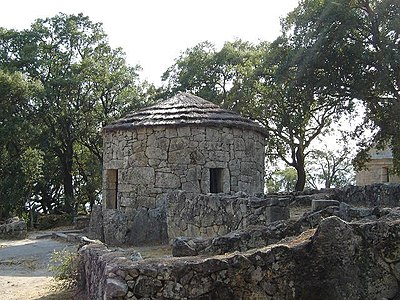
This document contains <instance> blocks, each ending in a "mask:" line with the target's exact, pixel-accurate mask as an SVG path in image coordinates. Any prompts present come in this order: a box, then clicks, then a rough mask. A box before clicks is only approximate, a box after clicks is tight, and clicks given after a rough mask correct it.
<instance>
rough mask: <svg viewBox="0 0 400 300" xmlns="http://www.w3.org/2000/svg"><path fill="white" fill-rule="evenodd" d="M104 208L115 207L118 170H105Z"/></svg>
mask: <svg viewBox="0 0 400 300" xmlns="http://www.w3.org/2000/svg"><path fill="white" fill-rule="evenodd" d="M106 181H107V182H106V208H111V209H116V208H117V207H118V205H117V199H118V197H117V195H118V170H116V169H112V170H106Z"/></svg>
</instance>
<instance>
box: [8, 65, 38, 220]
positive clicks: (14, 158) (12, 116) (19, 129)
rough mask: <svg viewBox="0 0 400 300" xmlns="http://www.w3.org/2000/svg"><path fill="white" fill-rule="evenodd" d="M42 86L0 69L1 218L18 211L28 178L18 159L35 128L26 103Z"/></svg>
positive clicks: (27, 144) (21, 207)
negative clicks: (30, 119)
mask: <svg viewBox="0 0 400 300" xmlns="http://www.w3.org/2000/svg"><path fill="white" fill-rule="evenodd" d="M40 89H41V86H40V84H37V83H36V82H29V81H27V80H26V78H24V76H23V75H22V74H21V73H18V72H8V71H4V70H1V69H0V219H3V218H7V217H9V216H10V215H11V214H13V213H18V214H21V213H22V210H23V206H24V203H25V200H26V197H27V195H26V188H25V187H26V186H27V185H28V184H27V180H29V178H27V177H24V176H17V175H18V174H21V173H22V167H23V166H22V162H21V158H22V156H23V154H24V153H25V151H26V150H27V149H29V147H30V145H31V143H32V138H31V136H32V133H34V132H35V128H34V127H33V126H32V125H31V124H30V122H29V118H30V116H29V113H28V111H29V103H30V102H31V101H32V100H33V99H34V97H35V96H36V95H37V93H38V92H39V91H40Z"/></svg>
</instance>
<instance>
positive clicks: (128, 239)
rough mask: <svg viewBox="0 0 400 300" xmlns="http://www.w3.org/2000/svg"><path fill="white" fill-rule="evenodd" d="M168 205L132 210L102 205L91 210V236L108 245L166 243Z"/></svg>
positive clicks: (89, 234)
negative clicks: (104, 207) (166, 210)
mask: <svg viewBox="0 0 400 300" xmlns="http://www.w3.org/2000/svg"><path fill="white" fill-rule="evenodd" d="M166 220H167V217H166V213H165V206H162V207H159V208H155V209H148V208H145V207H142V208H140V209H137V210H133V211H131V212H124V211H120V210H117V209H103V210H101V209H100V208H99V207H97V208H95V209H94V210H93V211H92V215H91V221H90V226H89V233H88V236H89V237H90V238H92V239H98V240H101V241H104V242H105V243H106V244H109V245H136V246H137V245H146V244H167V243H168V237H167V224H166Z"/></svg>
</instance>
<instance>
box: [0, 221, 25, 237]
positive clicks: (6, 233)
mask: <svg viewBox="0 0 400 300" xmlns="http://www.w3.org/2000/svg"><path fill="white" fill-rule="evenodd" d="M27 234H28V229H27V226H26V223H25V221H24V220H21V219H19V218H18V217H16V218H12V219H9V220H7V221H6V223H5V224H3V225H0V239H12V240H14V239H15V240H19V239H24V238H26V236H27Z"/></svg>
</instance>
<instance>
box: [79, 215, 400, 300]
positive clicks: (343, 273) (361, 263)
mask: <svg viewBox="0 0 400 300" xmlns="http://www.w3.org/2000/svg"><path fill="white" fill-rule="evenodd" d="M399 241H400V222H399V220H393V221H381V222H379V221H377V222H366V223H358V222H357V223H347V222H344V221H342V220H341V219H340V218H338V217H328V218H326V219H324V220H322V222H321V224H320V226H319V227H318V229H317V230H309V231H307V232H306V233H303V235H302V236H299V237H298V238H296V239H294V240H291V241H290V242H287V243H286V244H285V243H283V244H280V245H276V246H272V247H269V248H262V249H258V250H251V251H247V252H244V253H233V254H229V255H225V256H214V257H209V258H206V259H205V258H195V257H194V258H188V257H185V258H173V259H172V258H171V259H163V260H142V261H133V260H131V259H129V258H128V257H127V255H126V253H124V252H111V251H109V250H108V249H107V248H106V247H105V246H103V245H87V246H84V247H83V248H82V249H81V250H80V259H81V264H80V265H81V271H80V272H81V276H82V278H83V279H84V280H83V281H82V283H83V285H84V287H85V288H86V290H87V291H88V293H89V297H90V299H326V300H330V299H332V300H333V299H335V300H336V299H349V300H352V299H365V300H369V299H371V300H372V299H374V300H375V299H398V298H399V297H400V294H399V281H400V272H399V270H400V243H399Z"/></svg>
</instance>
